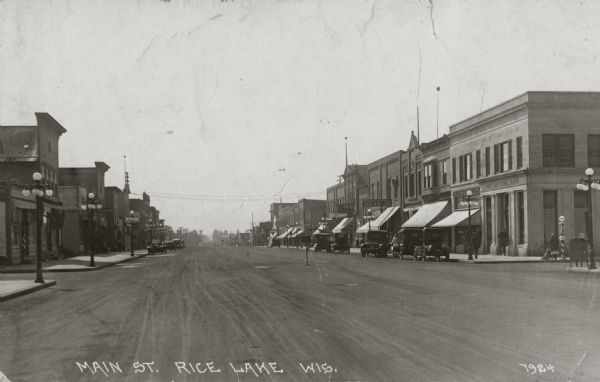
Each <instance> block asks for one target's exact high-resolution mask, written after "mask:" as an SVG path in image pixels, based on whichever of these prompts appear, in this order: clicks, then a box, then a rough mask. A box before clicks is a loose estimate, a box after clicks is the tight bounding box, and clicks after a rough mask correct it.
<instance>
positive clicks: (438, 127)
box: [435, 86, 440, 139]
mask: <svg viewBox="0 0 600 382" xmlns="http://www.w3.org/2000/svg"><path fill="white" fill-rule="evenodd" d="M435 90H436V91H437V122H436V125H435V137H436V139H437V138H439V137H440V87H439V86H438V87H437V88H435Z"/></svg>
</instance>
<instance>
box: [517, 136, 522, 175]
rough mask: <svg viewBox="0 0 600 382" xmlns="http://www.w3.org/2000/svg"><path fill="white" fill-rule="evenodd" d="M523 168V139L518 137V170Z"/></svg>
mask: <svg viewBox="0 0 600 382" xmlns="http://www.w3.org/2000/svg"><path fill="white" fill-rule="evenodd" d="M521 167H523V137H517V169H519V168H521Z"/></svg>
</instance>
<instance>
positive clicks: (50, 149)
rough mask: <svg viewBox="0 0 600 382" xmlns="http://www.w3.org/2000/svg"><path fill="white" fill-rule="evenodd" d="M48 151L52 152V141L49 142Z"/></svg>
mask: <svg viewBox="0 0 600 382" xmlns="http://www.w3.org/2000/svg"><path fill="white" fill-rule="evenodd" d="M48 151H49V152H52V143H50V140H48Z"/></svg>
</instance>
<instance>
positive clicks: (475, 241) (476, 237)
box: [471, 231, 481, 259]
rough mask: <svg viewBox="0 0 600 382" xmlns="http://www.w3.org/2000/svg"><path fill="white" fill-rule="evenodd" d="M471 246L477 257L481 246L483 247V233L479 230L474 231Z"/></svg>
mask: <svg viewBox="0 0 600 382" xmlns="http://www.w3.org/2000/svg"><path fill="white" fill-rule="evenodd" d="M471 247H472V248H473V255H475V258H476V259H477V256H478V254H479V247H481V233H480V232H479V231H475V232H473V236H472V237H471Z"/></svg>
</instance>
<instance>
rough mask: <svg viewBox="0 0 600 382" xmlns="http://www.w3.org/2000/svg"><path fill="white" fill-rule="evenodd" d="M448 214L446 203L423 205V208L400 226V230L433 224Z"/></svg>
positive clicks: (448, 209) (447, 204)
mask: <svg viewBox="0 0 600 382" xmlns="http://www.w3.org/2000/svg"><path fill="white" fill-rule="evenodd" d="M449 213H450V205H449V203H448V201H442V202H435V203H427V204H423V206H422V207H421V208H420V209H419V210H418V211H417V212H416V213H415V214H414V215H413V216H411V217H410V219H408V220H407V221H405V222H404V224H402V228H422V227H428V226H430V225H431V224H435V223H437V222H438V221H440V220H441V219H443V218H444V217H446V216H447V215H448V214H449Z"/></svg>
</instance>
